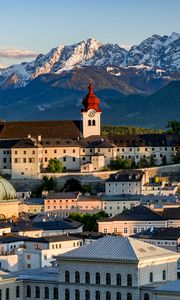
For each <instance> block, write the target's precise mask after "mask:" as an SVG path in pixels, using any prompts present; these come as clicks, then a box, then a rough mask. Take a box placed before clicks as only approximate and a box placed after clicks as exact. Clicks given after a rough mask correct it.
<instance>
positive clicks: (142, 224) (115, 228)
mask: <svg viewBox="0 0 180 300" xmlns="http://www.w3.org/2000/svg"><path fill="white" fill-rule="evenodd" d="M151 227H167V223H166V221H113V222H108V221H107V222H106V221H103V222H98V231H99V232H103V233H119V234H121V235H123V236H129V235H132V234H134V233H138V232H141V231H144V230H146V229H148V228H151Z"/></svg>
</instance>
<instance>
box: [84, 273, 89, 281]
mask: <svg viewBox="0 0 180 300" xmlns="http://www.w3.org/2000/svg"><path fill="white" fill-rule="evenodd" d="M85 283H90V274H89V272H86V273H85Z"/></svg>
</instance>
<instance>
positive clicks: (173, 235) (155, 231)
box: [132, 227, 180, 240]
mask: <svg viewBox="0 0 180 300" xmlns="http://www.w3.org/2000/svg"><path fill="white" fill-rule="evenodd" d="M132 237H134V238H139V239H148V240H149V239H151V240H178V239H179V238H180V227H168V228H166V227H165V228H156V227H153V228H148V229H147V230H145V231H143V232H139V233H136V234H134V235H132Z"/></svg>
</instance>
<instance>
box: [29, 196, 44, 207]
mask: <svg viewBox="0 0 180 300" xmlns="http://www.w3.org/2000/svg"><path fill="white" fill-rule="evenodd" d="M24 203H26V204H28V205H43V204H44V199H43V198H28V199H26V200H25V201H24Z"/></svg>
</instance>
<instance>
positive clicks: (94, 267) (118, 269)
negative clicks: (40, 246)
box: [59, 261, 139, 300]
mask: <svg viewBox="0 0 180 300" xmlns="http://www.w3.org/2000/svg"><path fill="white" fill-rule="evenodd" d="M59 264H60V282H61V291H62V295H64V293H65V289H66V288H68V289H69V291H70V295H71V296H70V299H75V298H74V294H75V289H79V291H80V295H81V298H80V299H85V290H89V291H90V293H91V298H92V299H95V292H96V291H100V293H101V299H106V297H105V294H106V292H107V291H110V293H111V299H116V298H115V295H116V293H117V292H121V296H122V299H126V296H127V293H128V292H130V293H132V295H133V299H134V300H139V289H138V276H137V265H136V264H119V263H115V264H113V263H102V262H89V263H88V262H80V261H78V263H77V262H73V261H71V262H64V261H61V262H60V263H59ZM66 270H67V271H69V272H70V283H69V284H68V283H64V280H65V279H64V276H65V271H66ZM76 271H78V272H80V283H79V284H78V283H75V272H76ZM86 272H89V273H90V284H86V283H85V273H86ZM96 272H99V273H100V276H101V284H100V285H98V284H96V283H95V274H96ZM106 273H110V274H111V285H106V280H105V278H106ZM117 273H120V274H121V278H122V286H117V285H116V274H117ZM127 274H131V275H132V282H133V286H132V287H127ZM63 299H64V298H63Z"/></svg>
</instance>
